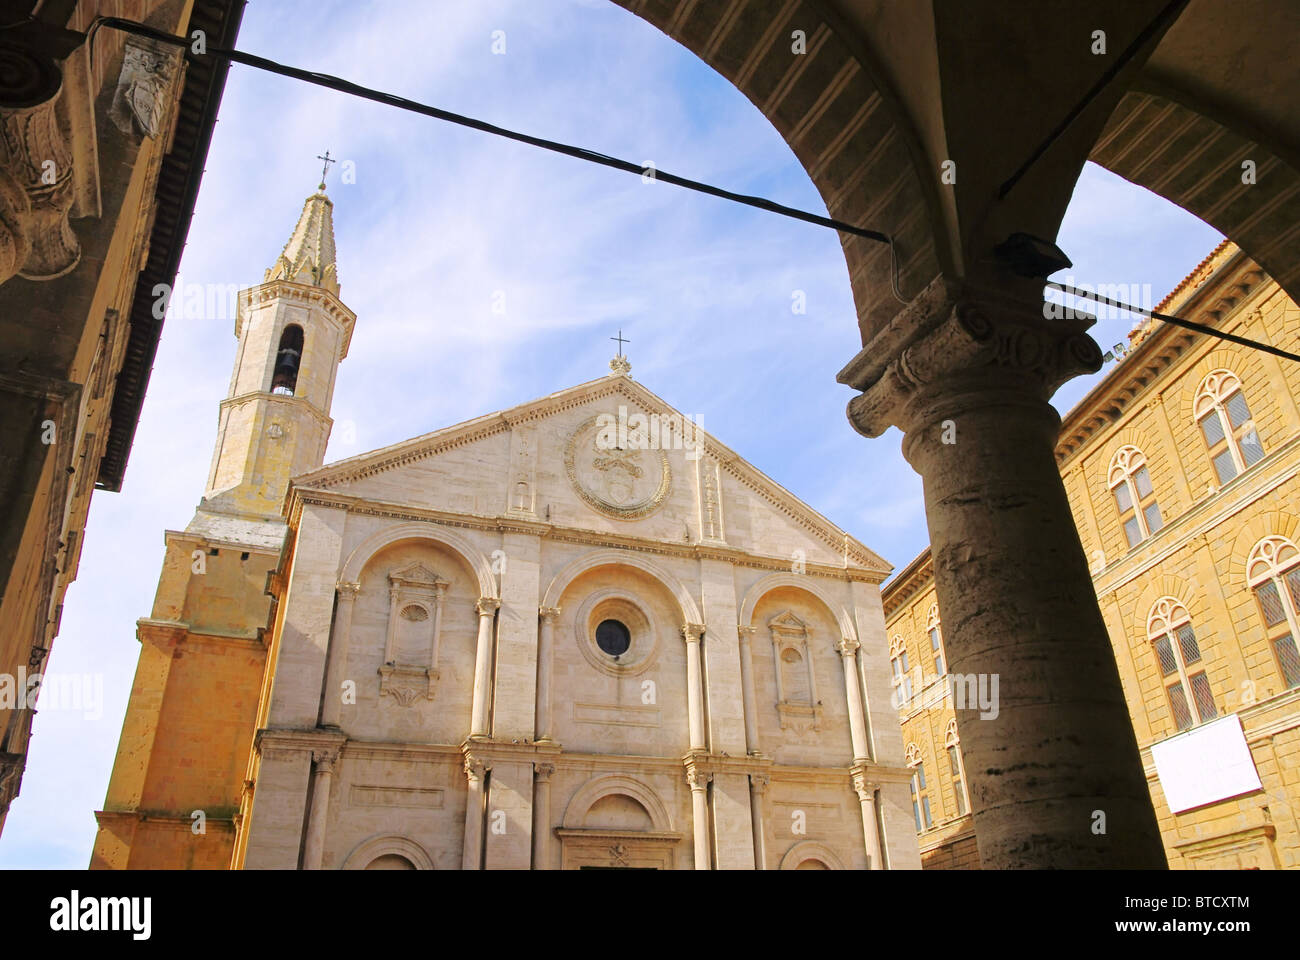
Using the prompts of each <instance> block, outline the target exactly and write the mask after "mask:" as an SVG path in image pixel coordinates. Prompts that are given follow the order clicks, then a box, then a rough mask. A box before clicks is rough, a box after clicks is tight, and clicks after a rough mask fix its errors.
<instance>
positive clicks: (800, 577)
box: [739, 573, 858, 640]
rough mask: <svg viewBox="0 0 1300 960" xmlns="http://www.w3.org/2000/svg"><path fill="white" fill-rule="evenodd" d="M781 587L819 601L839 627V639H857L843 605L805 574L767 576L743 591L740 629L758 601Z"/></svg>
mask: <svg viewBox="0 0 1300 960" xmlns="http://www.w3.org/2000/svg"><path fill="white" fill-rule="evenodd" d="M781 587H794V588H795V589H796V590H802V591H804V592H805V593H808V594H810V595H812V596H813V597H814V598H815V599H817V600H820V601H821V602H822V605H823V606H825V607H826V609H827V611H828V612H829V613H830V615H831V616H832V617H834V618H835V622H836V623H837V624H838V625H839V628H840V639H846V640H857V639H858V631H857V629H856V628H855V627H854V626H853V618H852V616H850V614H849V611H848V609H847V608H846V607H845V606H844V604H842V603H837V602H836V601H835V600H833V599H831V596H830V594H829V593H828V592H827V591H826V588H825V587H824V586H823V585H822V584H819V583H818V582H817V581H816V580H814V579H812V578H810V577H809V576H807V575H806V574H798V573H772V574H769V575H768V576H766V577H763V578H762V579H761V580H759V581H758V582H757V583H756V584H754V585H753V586H752V587H750V588H749V589H748V590H747V591H745V599H744V600H742V601H741V604H740V616H739V622H740V625H741V626H742V627H743V626H749V625H750V624H751V622H752V621H753V619H754V610H755V608H757V607H758V603H759V601H760V600H762V599H763V597H764V596H765V595H767V594H769V593H771V592H772V591H773V590H777V589H779V588H781Z"/></svg>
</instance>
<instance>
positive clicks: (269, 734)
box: [253, 727, 348, 756]
mask: <svg viewBox="0 0 1300 960" xmlns="http://www.w3.org/2000/svg"><path fill="white" fill-rule="evenodd" d="M347 740H348V738H347V736H346V735H345V734H343V733H340V732H338V731H337V730H322V729H316V730H289V729H274V728H270V727H262V728H260V729H259V730H258V731H257V733H256V734H254V736H253V751H254V752H255V753H257V754H258V756H265V755H266V754H267V752H268V751H289V752H293V753H313V752H316V751H321V752H334V753H337V752H338V751H339V750H340V749H341V748H342V747H343V746H344V744H346V743H347Z"/></svg>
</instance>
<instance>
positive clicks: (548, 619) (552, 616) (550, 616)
mask: <svg viewBox="0 0 1300 960" xmlns="http://www.w3.org/2000/svg"><path fill="white" fill-rule="evenodd" d="M537 615H538V616H539V617H541V618H542V622H543V623H554V622H555V621H556V620H557V619H558V618H559V616H560V608H559V607H538V608H537Z"/></svg>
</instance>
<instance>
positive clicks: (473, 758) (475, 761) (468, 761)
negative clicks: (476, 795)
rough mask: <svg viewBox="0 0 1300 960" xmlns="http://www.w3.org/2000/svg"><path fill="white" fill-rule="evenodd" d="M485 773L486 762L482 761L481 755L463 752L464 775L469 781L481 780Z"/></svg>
mask: <svg viewBox="0 0 1300 960" xmlns="http://www.w3.org/2000/svg"><path fill="white" fill-rule="evenodd" d="M485 773H487V764H486V763H484V762H483V758H482V757H480V756H477V755H476V754H472V753H467V754H465V776H466V777H468V778H469V780H470V782H471V783H472V782H474V781H479V782H482V780H483V775H484V774H485Z"/></svg>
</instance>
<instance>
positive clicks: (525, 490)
mask: <svg viewBox="0 0 1300 960" xmlns="http://www.w3.org/2000/svg"><path fill="white" fill-rule="evenodd" d="M613 410H619V411H624V410H626V411H628V414H627V418H628V420H629V423H630V424H631V425H632V429H631V431H629V433H627V434H622V435H620V439H619V440H618V441H617V442H616V443H614V445H613V446H612V447H611V446H610V444H608V443H602V440H601V432H602V430H604V429H606V428H605V427H603V426H602V423H604V418H607V417H608V416H609V413H608V412H607V411H613ZM638 417H640V418H643V419H645V418H649V419H654V420H655V421H657V422H659V423H662V424H668V423H670V422H672V423H675V424H684V425H685V428H686V432H687V433H688V434H689V435H690V436H689V442H688V443H687V444H685V448H686V450H689V451H690V454H689V455H687V452H686V450H684V449H683V448H682V445H680V444H679V445H677V447H676V448H675V449H663V448H659V449H638V448H637V444H636V443H635V437H636V432H635V423H636V420H637V418H638ZM664 435H666V434H664ZM623 436H627V437H629V438H630V440H631V441H632V442H628V441H625V440H623V439H621V437H623ZM291 490H292V491H306V490H314V491H319V492H321V493H327V492H328V493H333V494H337V495H340V496H346V497H352V498H359V499H365V500H369V501H382V502H384V503H387V504H394V505H396V504H405V505H409V506H415V507H420V508H424V509H430V510H435V511H440V512H449V513H463V514H472V515H474V516H476V517H505V518H513V519H519V520H525V521H535V522H538V523H549V524H552V525H554V526H557V527H578V528H581V529H595V530H608V531H611V532H616V533H618V534H626V535H631V536H636V537H645V538H648V539H655V540H659V541H669V542H672V543H676V544H682V543H686V544H694V543H699V544H705V545H709V546H713V547H719V548H725V547H733V548H736V549H740V550H744V551H748V552H755V553H761V554H764V555H767V556H780V557H784V558H785V559H786V561H787V562H790V563H793V564H795V569H796V570H797V569H798V564H801V563H804V562H805V561H806V562H807V563H812V564H821V565H823V566H835V567H841V566H842V567H844V568H850V567H851V568H854V569H857V570H866V571H870V572H871V573H872V574H881V575H883V574H887V573H888V572H889V571H890V570H891V569H892V568H891V567H890V565H889V564H888V563H887V562H886V561H884V560H883V559H881V558H880V557H879V556H878V555H877V554H875V553H874V552H872V551H871V550H870V549H868V548H867V547H866V546H865V545H863V544H862V543H861V542H859V541H858V540H857V539H855V538H853V537H851V536H849V535H848V534H847V533H845V532H844V531H843V530H842V529H840V528H839V527H837V526H835V525H834V524H833V523H831V522H830V521H829V520H827V519H826V518H825V517H823V516H822V515H821V514H819V513H818V512H817V511H815V510H814V509H813V508H812V507H810V506H808V505H807V504H805V503H804V502H803V501H801V500H799V499H798V498H797V497H795V496H794V495H793V494H791V493H790V492H789V491H788V490H786V489H785V488H783V487H782V486H781V485H780V484H778V483H776V482H775V481H774V480H772V479H771V478H770V477H768V476H766V475H765V474H763V473H762V472H760V471H759V470H758V469H757V468H755V467H754V466H753V465H752V464H750V463H749V462H748V461H747V460H745V459H744V458H743V457H741V456H740V455H738V454H737V453H736V452H735V451H733V450H731V449H730V448H728V447H727V446H725V445H724V444H722V443H720V442H719V441H718V440H717V439H716V438H715V437H713V436H712V435H710V434H709V433H708V432H707V431H705V430H703V429H701V428H696V427H695V426H694V425H693V420H692V418H689V417H686V416H684V415H683V414H681V413H680V412H679V411H677V410H676V409H675V408H673V407H672V406H671V405H670V404H668V403H667V402H665V401H664V400H663V399H662V398H660V397H659V396H657V395H656V394H654V393H652V392H651V391H650V390H648V389H646V388H645V387H644V386H642V385H641V384H639V383H637V382H636V381H634V380H632V378H631V377H630V376H627V375H624V374H622V373H619V372H616V373H614V374H613V375H610V376H607V377H602V378H601V379H599V380H593V381H589V382H587V383H583V384H579V385H577V386H574V387H570V388H568V389H567V390H561V391H559V392H557V393H553V394H550V395H549V396H545V397H541V398H539V399H536V400H532V401H530V402H528V403H523V404H519V405H518V406H515V407H511V408H509V409H506V410H501V411H497V412H495V413H490V414H487V415H484V416H481V417H476V418H474V419H472V420H467V421H465V422H463V423H459V424H455V425H454V426H450V427H445V428H443V429H441V430H435V431H433V432H431V433H426V434H423V435H422V436H418V437H413V438H411V439H410V440H405V441H402V442H400V443H395V444H392V445H390V446H387V447H384V448H382V449H379V450H374V451H371V452H370V453H366V454H362V455H360V456H356V457H351V458H349V459H347V460H341V461H338V462H335V463H332V464H328V465H326V466H324V467H321V468H320V469H318V470H315V471H312V472H311V473H307V474H303V475H300V476H298V477H295V478H294V480H293V483H292V487H291ZM291 495H292V494H291ZM439 498H441V499H439Z"/></svg>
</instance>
